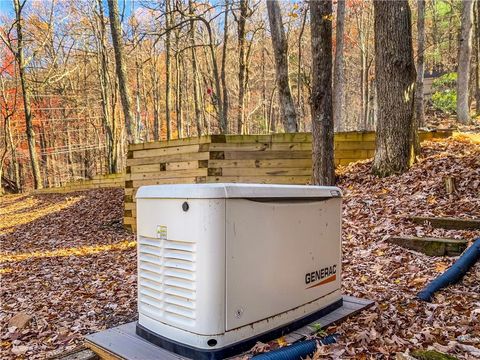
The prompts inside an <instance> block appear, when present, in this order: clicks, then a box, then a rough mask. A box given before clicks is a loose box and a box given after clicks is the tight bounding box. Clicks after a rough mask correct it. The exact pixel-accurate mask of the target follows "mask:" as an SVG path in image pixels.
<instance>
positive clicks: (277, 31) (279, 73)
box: [267, 0, 298, 132]
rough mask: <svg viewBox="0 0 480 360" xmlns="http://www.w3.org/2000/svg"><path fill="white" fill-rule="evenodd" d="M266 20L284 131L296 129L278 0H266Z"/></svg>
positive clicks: (294, 130) (295, 116)
mask: <svg viewBox="0 0 480 360" xmlns="http://www.w3.org/2000/svg"><path fill="white" fill-rule="evenodd" d="M267 10H268V20H269V22H270V31H271V33H272V46H273V52H274V55H275V69H276V78H277V87H278V102H279V106H280V112H281V116H282V122H283V127H284V129H285V131H286V132H296V131H297V129H298V124H297V113H296V111H295V104H294V102H293V98H292V93H291V91H290V82H289V80H288V58H287V52H288V44H287V39H286V37H285V30H284V28H283V23H282V13H281V10H280V5H279V4H278V0H267Z"/></svg>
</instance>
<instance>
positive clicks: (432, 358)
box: [412, 350, 458, 360]
mask: <svg viewBox="0 0 480 360" xmlns="http://www.w3.org/2000/svg"><path fill="white" fill-rule="evenodd" d="M412 356H413V357H414V358H416V359H418V360H458V359H457V358H456V357H455V356H451V355H448V354H443V353H441V352H438V351H435V350H416V351H414V352H413V353H412Z"/></svg>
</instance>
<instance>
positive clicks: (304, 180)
mask: <svg viewBox="0 0 480 360" xmlns="http://www.w3.org/2000/svg"><path fill="white" fill-rule="evenodd" d="M449 136H451V132H449V131H434V132H421V133H420V140H421V141H423V140H428V139H433V138H444V137H449ZM311 147H312V137H311V134H310V133H293V134H272V135H211V136H203V137H199V138H187V139H180V140H171V141H161V142H151V143H143V144H134V145H130V146H129V151H128V156H127V168H126V174H125V217H124V224H125V226H126V227H127V228H130V229H132V230H135V222H136V205H135V193H136V191H137V189H138V188H139V187H140V186H142V185H155V184H182V183H183V184H185V183H215V182H245V183H269V184H308V183H309V182H310V178H311V171H312V170H311V165H312V160H311V156H312V153H311ZM374 154H375V133H374V132H364V133H359V132H348V133H337V134H335V165H347V164H349V163H351V162H355V161H358V160H364V159H368V158H371V157H373V155H374Z"/></svg>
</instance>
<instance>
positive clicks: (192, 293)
mask: <svg viewBox="0 0 480 360" xmlns="http://www.w3.org/2000/svg"><path fill="white" fill-rule="evenodd" d="M137 214H138V216H137V234H138V236H137V240H138V246H137V249H138V254H137V255H138V256H137V257H138V310H139V314H140V317H139V319H140V320H139V321H140V324H141V325H144V326H146V327H148V328H149V330H151V331H154V332H156V333H159V334H160V335H163V336H166V337H168V336H169V334H168V333H165V329H168V327H165V326H164V325H168V326H172V327H175V328H178V329H182V330H186V331H189V332H192V333H195V334H203V335H210V334H220V333H223V332H224V331H225V199H138V200H137ZM144 319H145V320H144ZM142 321H143V322H144V324H143V323H142Z"/></svg>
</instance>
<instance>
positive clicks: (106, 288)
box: [0, 137, 480, 359]
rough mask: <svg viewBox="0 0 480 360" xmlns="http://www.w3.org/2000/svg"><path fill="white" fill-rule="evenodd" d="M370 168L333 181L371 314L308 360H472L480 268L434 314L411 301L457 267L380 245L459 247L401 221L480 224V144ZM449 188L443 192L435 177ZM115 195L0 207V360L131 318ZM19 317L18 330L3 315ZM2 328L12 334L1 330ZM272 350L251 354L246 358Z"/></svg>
mask: <svg viewBox="0 0 480 360" xmlns="http://www.w3.org/2000/svg"><path fill="white" fill-rule="evenodd" d="M369 168H370V162H369V161H365V162H361V163H357V164H354V165H351V166H349V167H347V168H344V169H340V171H339V186H340V187H341V188H342V190H343V191H344V197H345V198H344V210H343V217H344V219H343V235H342V240H343V276H342V278H343V291H344V293H345V294H349V295H353V296H358V297H364V298H369V299H372V300H375V301H376V305H375V306H374V307H373V308H371V309H368V310H366V311H364V312H362V313H361V314H359V315H358V316H356V317H353V318H350V319H348V320H347V321H346V322H344V323H343V324H341V325H340V326H337V327H332V328H329V329H327V332H339V333H340V334H341V337H340V341H339V343H337V344H335V345H331V346H326V347H322V348H321V349H319V351H318V352H317V354H316V355H315V357H316V358H329V357H331V358H341V359H347V358H358V359H377V358H394V356H395V353H396V352H405V351H409V350H413V349H422V348H424V349H426V348H429V347H431V348H436V349H437V350H440V351H444V352H448V353H450V354H452V355H455V356H457V357H458V358H463V359H474V358H480V264H477V265H476V266H475V267H474V268H473V269H472V270H471V271H470V272H469V274H468V275H467V276H466V277H465V278H464V279H463V281H462V282H461V283H459V284H457V285H455V286H451V287H449V288H448V289H445V290H442V291H440V292H439V293H438V294H437V295H436V296H435V299H434V301H433V302H432V303H431V304H427V303H422V302H419V301H417V300H416V299H415V294H416V293H417V292H418V291H419V290H420V289H421V288H422V287H423V286H424V285H425V284H427V283H428V281H430V280H431V279H433V278H434V277H435V276H437V275H439V274H440V273H441V272H443V271H444V270H445V269H446V268H448V266H450V264H451V263H452V262H453V261H454V260H455V258H435V257H428V256H425V255H422V254H419V253H416V252H413V251H408V250H405V249H402V248H400V247H398V246H394V245H390V244H388V243H387V242H386V239H387V238H388V236H389V235H398V234H404V235H417V236H429V237H450V238H463V239H468V240H469V241H472V240H474V239H475V238H478V237H480V232H478V231H453V230H441V229H433V228H432V227H431V226H429V225H428V224H424V225H418V224H413V223H411V222H409V221H408V219H406V216H409V215H425V216H428V215H434V216H455V217H462V218H480V196H479V194H480V144H479V143H475V142H473V141H471V140H469V139H467V138H461V137H457V138H456V139H455V140H451V139H447V140H441V141H436V142H428V143H425V144H424V149H423V158H422V159H421V160H420V162H418V163H417V164H415V165H414V166H413V167H412V169H411V170H410V171H409V172H408V173H406V174H403V175H399V176H392V177H388V178H385V179H378V178H375V177H373V176H372V175H370V173H369ZM445 177H453V178H455V180H456V192H455V193H453V194H447V193H446V191H445V186H444V178H445ZM122 214H123V191H122V190H121V189H107V190H92V191H85V192H77V193H69V194H41V195H35V194H21V195H8V196H4V197H0V246H1V254H0V263H1V265H0V275H1V297H0V298H1V306H2V311H1V313H0V326H1V333H0V337H1V343H0V345H1V347H0V357H1V358H5V359H7V358H17V357H18V358H28V359H40V358H45V357H50V356H53V355H55V354H58V353H61V352H62V351H64V350H65V349H71V348H74V347H75V346H77V345H78V344H80V343H81V341H82V337H83V335H85V334H88V333H92V332H96V331H99V330H102V329H106V328H109V327H112V326H115V325H118V324H122V323H125V322H129V321H133V320H135V319H136V252H135V237H134V235H133V234H131V233H130V232H128V231H126V230H124V229H123V227H122ZM19 313H24V314H25V316H26V317H25V318H26V319H27V322H26V324H24V325H23V324H18V323H17V325H22V326H14V325H13V324H12V321H11V319H12V317H13V316H14V315H18V314H19ZM9 322H10V325H9ZM277 346H278V343H274V342H272V343H269V344H258V345H257V346H256V349H255V351H263V350H268V349H272V348H275V347H277Z"/></svg>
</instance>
